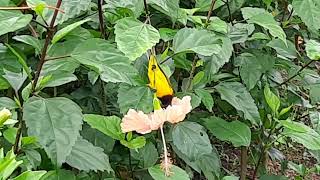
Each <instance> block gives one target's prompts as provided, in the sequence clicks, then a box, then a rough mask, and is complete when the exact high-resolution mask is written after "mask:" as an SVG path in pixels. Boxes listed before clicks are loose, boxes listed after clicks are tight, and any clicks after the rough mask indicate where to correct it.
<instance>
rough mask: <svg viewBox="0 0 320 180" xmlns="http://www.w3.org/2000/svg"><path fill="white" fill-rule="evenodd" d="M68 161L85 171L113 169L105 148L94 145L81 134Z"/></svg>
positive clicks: (109, 170)
mask: <svg viewBox="0 0 320 180" xmlns="http://www.w3.org/2000/svg"><path fill="white" fill-rule="evenodd" d="M66 163H68V164H69V165H70V166H72V167H75V168H77V169H79V170H84V171H89V170H93V171H98V170H99V171H104V170H107V171H108V172H111V171H112V169H111V166H110V164H109V157H108V156H107V155H106V154H105V153H104V152H103V149H102V148H100V147H96V146H94V145H92V144H91V143H90V142H88V141H87V140H85V139H83V138H82V137H81V136H79V138H78V140H77V141H76V143H75V145H74V146H73V147H72V150H71V153H70V154H69V155H68V157H67V160H66Z"/></svg>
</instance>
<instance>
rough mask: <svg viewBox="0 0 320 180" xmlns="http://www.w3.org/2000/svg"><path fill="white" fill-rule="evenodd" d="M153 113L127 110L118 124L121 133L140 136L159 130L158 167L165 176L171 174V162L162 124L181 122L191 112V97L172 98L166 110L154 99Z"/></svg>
mask: <svg viewBox="0 0 320 180" xmlns="http://www.w3.org/2000/svg"><path fill="white" fill-rule="evenodd" d="M153 106H154V111H153V112H152V113H149V114H145V113H143V112H142V111H136V110H134V109H129V111H128V113H127V114H126V115H125V116H124V117H123V118H122V122H121V124H120V126H121V130H122V132H124V133H126V132H131V131H136V132H137V133H140V134H146V133H150V132H151V131H153V130H158V129H160V132H161V137H162V143H163V155H162V156H161V158H162V160H161V164H160V167H161V169H162V170H163V171H164V174H165V175H166V176H170V175H171V174H172V172H171V167H172V160H171V158H170V153H168V151H167V146H166V141H165V137H164V133H163V124H164V123H165V122H170V123H172V124H174V123H178V122H180V121H183V120H184V119H185V117H186V115H187V114H188V113H189V112H190V111H191V109H192V107H191V97H190V96H185V97H183V98H182V99H179V98H177V97H174V98H173V99H172V102H171V105H169V106H168V107H166V108H164V109H163V108H161V106H160V102H159V99H158V98H157V97H156V95H155V98H154V102H153Z"/></svg>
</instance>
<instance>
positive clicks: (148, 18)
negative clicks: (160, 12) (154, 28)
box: [143, 0, 151, 24]
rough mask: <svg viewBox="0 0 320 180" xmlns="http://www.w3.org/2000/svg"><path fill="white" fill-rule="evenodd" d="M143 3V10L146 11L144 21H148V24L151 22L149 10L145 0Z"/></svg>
mask: <svg viewBox="0 0 320 180" xmlns="http://www.w3.org/2000/svg"><path fill="white" fill-rule="evenodd" d="M143 5H144V10H145V11H146V21H148V22H149V24H151V22H150V12H149V8H148V4H147V0H143Z"/></svg>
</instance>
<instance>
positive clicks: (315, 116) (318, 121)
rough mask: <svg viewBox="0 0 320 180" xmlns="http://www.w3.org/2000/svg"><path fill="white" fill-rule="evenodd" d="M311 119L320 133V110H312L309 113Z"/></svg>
mask: <svg viewBox="0 0 320 180" xmlns="http://www.w3.org/2000/svg"><path fill="white" fill-rule="evenodd" d="M309 117H310V121H311V123H312V126H313V129H314V130H315V131H317V133H320V112H317V111H311V112H310V113H309Z"/></svg>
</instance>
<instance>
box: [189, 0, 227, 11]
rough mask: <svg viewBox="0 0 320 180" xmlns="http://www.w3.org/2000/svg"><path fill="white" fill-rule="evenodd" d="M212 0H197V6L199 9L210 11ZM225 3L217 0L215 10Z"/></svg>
mask: <svg viewBox="0 0 320 180" xmlns="http://www.w3.org/2000/svg"><path fill="white" fill-rule="evenodd" d="M211 2H212V1H211V0H196V5H195V7H196V8H199V11H201V12H205V11H209V9H210V6H211ZM224 4H225V3H224V2H223V1H222V0H217V1H216V4H215V6H214V7H213V10H215V9H217V8H219V7H221V6H222V5H224Z"/></svg>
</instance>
